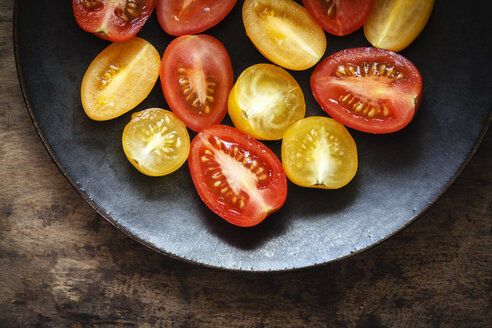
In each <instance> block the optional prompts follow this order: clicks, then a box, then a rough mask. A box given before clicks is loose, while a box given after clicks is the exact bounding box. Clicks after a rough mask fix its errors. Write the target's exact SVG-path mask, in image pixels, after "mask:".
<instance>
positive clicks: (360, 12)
mask: <svg viewBox="0 0 492 328" xmlns="http://www.w3.org/2000/svg"><path fill="white" fill-rule="evenodd" d="M374 1H375V0H332V1H331V3H332V4H333V5H334V6H335V7H336V15H335V16H328V8H324V7H323V4H322V2H323V1H322V0H302V4H303V5H304V7H306V9H307V11H308V12H309V14H310V15H311V16H312V17H313V18H314V20H315V21H316V22H318V24H319V25H320V26H321V27H322V28H323V29H324V30H325V31H326V32H328V33H330V34H333V35H337V36H343V35H347V34H350V33H352V32H354V31H356V30H358V29H359V28H360V27H362V25H364V23H365V22H366V20H367V18H368V17H369V15H370V14H371V10H372V7H373V6H374ZM325 2H326V1H325Z"/></svg>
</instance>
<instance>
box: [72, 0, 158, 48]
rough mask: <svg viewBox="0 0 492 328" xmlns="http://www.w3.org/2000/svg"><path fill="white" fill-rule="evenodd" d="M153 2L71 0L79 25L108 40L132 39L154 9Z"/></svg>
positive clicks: (138, 0)
mask: <svg viewBox="0 0 492 328" xmlns="http://www.w3.org/2000/svg"><path fill="white" fill-rule="evenodd" d="M155 1H156V0H72V8H73V12H74V15H75V20H76V21H77V23H78V24H79V26H80V27H81V28H82V29H84V30H86V31H87V32H91V33H93V34H95V35H96V36H98V37H100V38H102V39H106V40H110V41H126V40H129V39H131V38H132V37H134V36H135V35H136V34H137V33H138V31H140V29H141V28H142V26H143V25H144V24H145V22H146V21H147V19H148V18H149V16H150V14H151V13H152V11H153V10H154V7H155Z"/></svg>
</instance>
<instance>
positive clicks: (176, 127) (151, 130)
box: [122, 108, 190, 176]
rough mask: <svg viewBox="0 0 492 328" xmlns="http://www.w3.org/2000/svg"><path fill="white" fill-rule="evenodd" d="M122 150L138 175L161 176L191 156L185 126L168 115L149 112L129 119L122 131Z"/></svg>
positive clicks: (166, 113)
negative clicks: (138, 172) (139, 173)
mask: <svg viewBox="0 0 492 328" xmlns="http://www.w3.org/2000/svg"><path fill="white" fill-rule="evenodd" d="M122 143H123V150H124V152H125V155H126V157H127V158H128V160H129V161H130V163H132V164H133V166H135V167H136V168H137V169H138V170H139V171H140V172H142V173H143V174H146V175H150V176H162V175H166V174H169V173H172V172H174V171H176V170H177V169H179V168H180V167H181V165H183V163H184V162H185V161H186V159H187V158H188V154H189V152H190V136H189V134H188V130H186V126H185V125H184V123H183V122H181V121H180V120H179V119H178V118H177V117H176V116H174V114H173V113H172V112H171V111H168V110H164V109H160V108H149V109H146V110H143V111H141V112H138V113H134V114H133V115H132V119H131V121H130V123H128V124H127V125H126V127H125V129H124V130H123V137H122Z"/></svg>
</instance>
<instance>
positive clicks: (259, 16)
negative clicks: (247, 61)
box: [242, 0, 326, 70]
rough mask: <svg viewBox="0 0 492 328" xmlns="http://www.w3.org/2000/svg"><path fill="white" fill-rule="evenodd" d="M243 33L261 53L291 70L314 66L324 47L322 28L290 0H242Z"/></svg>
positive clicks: (324, 38)
mask: <svg viewBox="0 0 492 328" xmlns="http://www.w3.org/2000/svg"><path fill="white" fill-rule="evenodd" d="M242 15H243V23H244V27H245V29H246V34H247V35H248V37H249V38H250V39H251V41H252V42H253V44H254V45H255V47H256V48H257V49H258V51H260V52H261V53H262V54H263V56H265V57H266V58H267V59H269V60H270V61H272V62H273V63H275V64H277V65H279V66H282V67H284V68H287V69H292V70H304V69H308V68H310V67H312V66H314V65H315V64H316V63H317V62H318V61H319V60H320V59H321V57H322V56H323V54H324V52H325V49H326V37H325V33H324V32H323V29H322V28H321V27H320V26H319V25H318V24H317V23H316V22H315V21H314V20H313V18H311V16H310V15H309V13H308V12H307V11H306V9H305V8H304V7H303V6H301V5H299V4H297V3H295V2H294V1H292V0H276V1H273V0H246V1H245V2H244V5H243V13H242Z"/></svg>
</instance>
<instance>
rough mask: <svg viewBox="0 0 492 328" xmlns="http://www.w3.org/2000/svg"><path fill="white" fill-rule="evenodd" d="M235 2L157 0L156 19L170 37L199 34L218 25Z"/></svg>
mask: <svg viewBox="0 0 492 328" xmlns="http://www.w3.org/2000/svg"><path fill="white" fill-rule="evenodd" d="M236 1H237V0H220V1H219V0H158V1H157V8H156V11H157V18H158V19H159V23H160V24H161V26H162V28H163V29H164V31H166V33H167V34H170V35H176V36H178V35H186V34H196V33H201V32H203V31H205V30H207V29H209V28H211V27H212V26H214V25H216V24H218V23H219V22H220V21H221V20H223V19H224V18H225V16H227V14H228V13H229V12H230V11H231V10H232V8H233V7H234V5H235V4H236Z"/></svg>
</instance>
